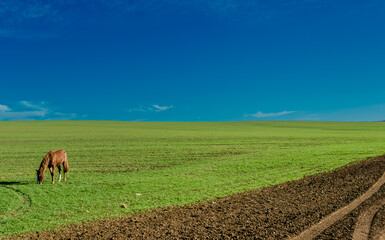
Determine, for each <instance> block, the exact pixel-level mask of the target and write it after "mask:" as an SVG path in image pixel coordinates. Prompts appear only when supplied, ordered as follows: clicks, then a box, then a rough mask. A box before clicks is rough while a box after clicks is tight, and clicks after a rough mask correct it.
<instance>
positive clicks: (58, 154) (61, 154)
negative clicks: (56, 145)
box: [50, 150, 67, 165]
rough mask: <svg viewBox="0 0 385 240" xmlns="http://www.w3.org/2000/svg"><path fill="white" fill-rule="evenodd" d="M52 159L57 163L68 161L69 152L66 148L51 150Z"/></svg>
mask: <svg viewBox="0 0 385 240" xmlns="http://www.w3.org/2000/svg"><path fill="white" fill-rule="evenodd" d="M50 153H51V154H52V160H53V161H54V162H55V163H56V164H55V165H60V164H63V163H64V162H65V161H67V153H66V152H65V151H64V150H57V151H51V152H50Z"/></svg>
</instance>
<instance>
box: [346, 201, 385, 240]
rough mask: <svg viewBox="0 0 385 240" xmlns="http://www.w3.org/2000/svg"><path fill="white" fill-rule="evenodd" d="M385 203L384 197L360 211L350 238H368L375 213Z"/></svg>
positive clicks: (356, 239)
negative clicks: (362, 211)
mask: <svg viewBox="0 0 385 240" xmlns="http://www.w3.org/2000/svg"><path fill="white" fill-rule="evenodd" d="M384 205H385V199H382V200H380V201H378V202H377V203H375V204H374V205H373V206H372V207H370V208H369V209H368V210H367V211H365V212H364V213H362V214H361V215H360V216H359V217H358V220H357V223H356V226H355V229H354V233H353V239H352V240H367V239H369V234H370V228H371V225H372V221H373V218H374V216H375V215H376V213H377V212H378V211H379V210H380V209H381V208H382V207H383V206H384Z"/></svg>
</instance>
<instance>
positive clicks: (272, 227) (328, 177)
mask: <svg viewBox="0 0 385 240" xmlns="http://www.w3.org/2000/svg"><path fill="white" fill-rule="evenodd" d="M384 172H385V156H379V157H375V158H370V159H367V160H364V161H362V162H359V163H355V164H351V165H348V166H345V167H342V168H339V169H336V170H334V171H332V172H329V173H323V174H317V175H313V176H307V177H304V178H302V179H300V180H297V181H292V182H286V183H282V184H279V185H276V186H272V187H266V188H261V189H258V190H253V191H248V192H243V193H239V194H235V195H232V196H228V197H224V198H218V199H214V200H210V201H206V202H201V203H196V204H192V205H187V206H178V207H166V208H161V209H156V210H153V211H150V212H146V213H140V214H134V215H133V216H130V217H126V218H112V219H104V220H99V221H93V222H89V223H84V224H75V225H70V226H67V227H66V228H64V229H62V230H58V231H47V232H32V233H29V234H26V235H20V236H14V237H13V238H21V239H37V238H39V239H122V238H124V239H127V238H128V239H233V238H236V239H286V238H293V237H296V236H298V235H300V234H301V233H302V232H303V231H305V230H306V229H309V228H310V227H311V226H313V225H316V224H318V223H319V222H320V221H321V220H322V219H325V218H326V217H328V216H329V215H331V214H332V213H334V212H336V211H337V210H339V209H341V208H343V207H345V206H347V205H349V204H350V203H352V202H353V201H354V200H355V199H357V198H359V197H360V196H362V195H363V194H365V192H367V191H368V190H369V189H370V188H371V187H372V186H373V184H375V183H376V182H377V181H378V180H379V179H380V178H381V176H382V175H383V174H384ZM382 199H385V186H381V187H380V188H379V190H378V191H376V192H375V193H373V195H371V196H370V197H369V198H368V199H366V200H365V201H363V202H362V203H360V204H357V206H355V208H352V209H351V211H349V213H346V215H344V216H343V217H342V218H341V219H339V220H338V221H336V222H334V223H333V224H332V225H331V226H329V227H327V228H326V229H325V230H323V231H322V232H320V233H319V234H317V236H314V237H315V238H314V239H352V237H353V233H354V229H355V227H356V223H357V219H358V218H359V216H360V215H362V214H364V213H365V212H367V211H369V210H370V209H372V208H373V206H375V205H376V204H378V203H379V202H381V201H382ZM370 221H371V223H369V225H370V232H369V235H368V237H369V239H377V238H379V236H380V235H381V234H383V233H384V229H385V209H384V207H381V208H378V211H377V212H376V214H375V215H374V217H373V218H372V219H371V220H370ZM366 224H368V223H366ZM384 235H385V234H384Z"/></svg>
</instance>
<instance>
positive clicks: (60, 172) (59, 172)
mask: <svg viewBox="0 0 385 240" xmlns="http://www.w3.org/2000/svg"><path fill="white" fill-rule="evenodd" d="M57 168H59V182H60V181H61V166H60V165H59V166H57Z"/></svg>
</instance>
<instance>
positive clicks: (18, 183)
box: [0, 182, 27, 186]
mask: <svg viewBox="0 0 385 240" xmlns="http://www.w3.org/2000/svg"><path fill="white" fill-rule="evenodd" d="M26 184H27V183H26V182H0V186H1V185H3V186H4V185H5V186H8V185H26Z"/></svg>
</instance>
